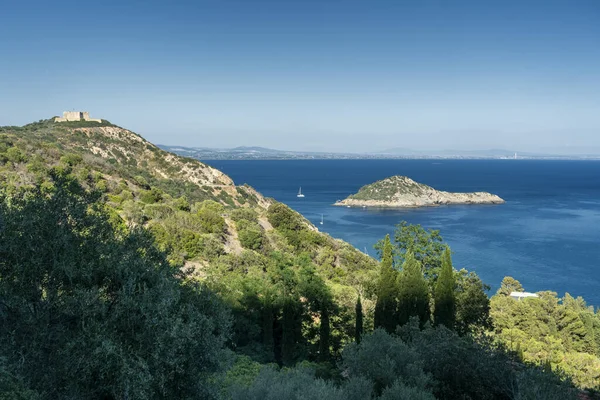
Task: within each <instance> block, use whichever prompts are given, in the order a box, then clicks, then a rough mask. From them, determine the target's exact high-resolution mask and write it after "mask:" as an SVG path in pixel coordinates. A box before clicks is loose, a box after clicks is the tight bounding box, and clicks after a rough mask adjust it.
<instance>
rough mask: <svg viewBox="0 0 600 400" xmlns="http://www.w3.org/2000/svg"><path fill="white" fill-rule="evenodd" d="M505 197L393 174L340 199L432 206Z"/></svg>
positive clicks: (344, 202)
mask: <svg viewBox="0 0 600 400" xmlns="http://www.w3.org/2000/svg"><path fill="white" fill-rule="evenodd" d="M501 203H504V200H503V199H501V198H500V197H498V196H496V195H495V194H491V193H487V192H473V193H451V192H444V191H440V190H435V189H434V188H432V187H431V186H427V185H424V184H422V183H418V182H415V181H413V180H412V179H410V178H409V177H406V176H399V175H396V176H392V177H389V178H386V179H383V180H381V181H377V182H375V183H371V184H370V185H366V186H363V187H362V188H360V189H359V191H358V193H356V194H353V195H350V196H348V197H347V198H346V199H344V200H339V201H337V202H336V203H335V204H334V205H335V206H347V207H389V208H405V207H407V208H408V207H429V206H439V205H446V204H501Z"/></svg>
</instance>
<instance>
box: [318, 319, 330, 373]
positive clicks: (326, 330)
mask: <svg viewBox="0 0 600 400" xmlns="http://www.w3.org/2000/svg"><path fill="white" fill-rule="evenodd" d="M329 334H330V326H329V311H328V310H327V307H323V310H322V311H321V326H320V327H319V360H320V361H328V360H329Z"/></svg>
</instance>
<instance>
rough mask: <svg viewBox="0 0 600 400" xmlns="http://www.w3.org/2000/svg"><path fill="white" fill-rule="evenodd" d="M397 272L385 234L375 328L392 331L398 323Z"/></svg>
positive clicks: (388, 239)
mask: <svg viewBox="0 0 600 400" xmlns="http://www.w3.org/2000/svg"><path fill="white" fill-rule="evenodd" d="M397 275H398V272H397V271H396V270H395V269H394V266H393V255H392V243H391V242H390V235H386V236H385V239H384V243H383V257H382V258H381V263H380V269H379V282H378V285H377V303H376V304H375V321H374V322H375V328H383V329H385V330H386V331H388V332H390V333H392V332H394V330H395V329H396V325H398V321H397V319H396V295H397V291H398V287H397V282H396V281H397Z"/></svg>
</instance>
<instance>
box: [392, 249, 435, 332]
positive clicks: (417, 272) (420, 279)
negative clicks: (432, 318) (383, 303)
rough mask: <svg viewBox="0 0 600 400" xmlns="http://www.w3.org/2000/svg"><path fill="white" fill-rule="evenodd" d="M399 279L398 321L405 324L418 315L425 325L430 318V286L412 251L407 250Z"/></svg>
mask: <svg viewBox="0 0 600 400" xmlns="http://www.w3.org/2000/svg"><path fill="white" fill-rule="evenodd" d="M398 281H399V282H398V317H397V319H398V323H399V324H400V325H404V324H405V323H407V322H408V321H409V319H410V317H413V316H417V317H419V321H420V323H421V326H423V324H425V322H427V320H429V287H428V285H427V281H426V280H425V277H424V276H423V270H422V267H421V263H420V262H419V261H418V260H417V259H416V258H415V256H414V254H413V253H412V251H408V252H406V256H405V259H404V264H403V265H402V273H401V274H400V277H399V280H398Z"/></svg>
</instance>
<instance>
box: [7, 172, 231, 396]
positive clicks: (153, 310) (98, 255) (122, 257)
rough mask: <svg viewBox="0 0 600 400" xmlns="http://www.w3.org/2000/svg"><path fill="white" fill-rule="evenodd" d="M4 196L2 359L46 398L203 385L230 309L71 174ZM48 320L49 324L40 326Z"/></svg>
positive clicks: (179, 390) (179, 391)
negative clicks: (124, 226)
mask: <svg viewBox="0 0 600 400" xmlns="http://www.w3.org/2000/svg"><path fill="white" fill-rule="evenodd" d="M54 178H55V180H54V185H53V189H51V190H47V189H42V188H40V187H36V188H33V189H28V190H24V191H21V192H19V193H17V194H12V195H6V194H2V195H1V196H0V200H1V201H0V221H1V225H0V298H1V299H2V302H1V306H0V326H2V327H3V329H1V330H0V357H4V358H5V359H6V364H5V365H6V368H7V370H9V371H11V373H13V374H15V375H17V376H20V377H22V382H23V385H24V386H23V387H25V388H28V389H32V390H36V391H37V392H38V393H39V394H40V395H41V398H48V399H50V398H52V399H54V398H124V397H130V398H189V397H198V396H203V395H205V394H206V393H207V392H206V390H208V386H207V385H208V383H207V380H206V376H207V374H208V373H210V372H212V371H215V370H217V369H218V367H219V362H220V358H221V354H222V353H221V350H220V349H221V348H222V346H223V344H224V343H225V340H226V339H227V336H228V333H227V332H228V330H229V317H228V314H227V313H226V311H225V309H224V308H223V307H222V306H221V304H220V302H219V301H218V300H217V299H216V298H215V297H214V296H213V295H212V294H211V293H209V292H208V291H207V290H206V289H204V288H202V287H201V286H199V285H196V284H192V283H188V284H184V282H183V281H182V280H181V278H179V277H178V270H177V269H174V268H173V267H171V266H170V265H169V264H168V263H167V262H166V259H165V257H164V255H163V254H162V253H161V252H159V251H158V250H157V249H156V248H155V247H154V246H153V242H152V240H151V238H150V236H149V235H148V234H147V233H146V232H144V231H143V230H136V231H133V232H127V231H115V229H114V228H113V226H112V225H111V224H110V223H109V222H108V221H107V216H106V214H105V213H104V211H103V207H102V205H101V204H99V203H96V199H97V196H96V195H91V194H89V193H86V192H85V191H84V190H83V188H81V187H80V186H79V185H77V184H76V182H75V181H73V180H72V179H71V178H69V177H63V176H55V177H54ZM40 327H43V329H40Z"/></svg>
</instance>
